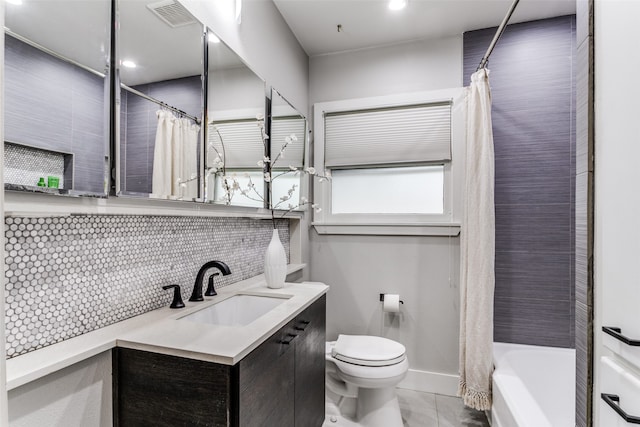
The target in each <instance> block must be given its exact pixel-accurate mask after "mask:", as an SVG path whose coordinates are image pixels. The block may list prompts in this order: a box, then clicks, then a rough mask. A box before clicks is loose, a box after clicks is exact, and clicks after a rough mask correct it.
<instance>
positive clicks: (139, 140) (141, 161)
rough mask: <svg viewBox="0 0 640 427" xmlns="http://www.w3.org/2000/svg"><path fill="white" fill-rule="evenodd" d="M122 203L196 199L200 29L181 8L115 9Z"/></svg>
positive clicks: (133, 3) (130, 2)
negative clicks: (137, 198)
mask: <svg viewBox="0 0 640 427" xmlns="http://www.w3.org/2000/svg"><path fill="white" fill-rule="evenodd" d="M118 17H119V30H118V39H117V40H118V56H119V75H120V81H121V85H120V86H121V90H120V114H119V117H120V132H119V139H120V142H119V152H120V156H119V158H120V162H119V176H118V177H119V192H118V194H119V195H123V194H124V195H139V196H149V197H154V198H162V199H176V200H194V199H196V198H198V197H199V194H198V193H199V188H200V186H199V177H200V173H199V171H200V167H199V159H200V154H199V153H200V122H201V119H202V111H203V108H202V106H203V96H202V93H203V92H202V71H203V65H202V53H203V48H202V38H203V32H204V27H203V26H202V24H200V23H199V22H198V21H197V20H196V19H195V18H194V17H193V16H192V15H190V14H189V12H188V11H187V10H186V9H184V7H182V6H181V5H180V4H179V3H176V2H171V1H170V2H169V4H168V2H167V1H162V2H159V3H157V2H156V3H150V4H147V2H141V1H139V0H120V1H119V2H118Z"/></svg>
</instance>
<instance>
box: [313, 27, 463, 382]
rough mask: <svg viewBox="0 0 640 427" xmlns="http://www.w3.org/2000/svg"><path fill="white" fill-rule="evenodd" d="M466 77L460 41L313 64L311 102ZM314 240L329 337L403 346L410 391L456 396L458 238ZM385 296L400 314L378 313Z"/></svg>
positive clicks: (455, 82) (456, 83)
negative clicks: (398, 304)
mask: <svg viewBox="0 0 640 427" xmlns="http://www.w3.org/2000/svg"><path fill="white" fill-rule="evenodd" d="M461 75H462V37H451V38H445V39H441V40H431V41H419V42H411V43H406V44H401V45H396V46H391V47H388V46H387V47H381V48H377V49H363V50H360V51H353V52H346V53H341V54H334V55H322V56H316V57H313V58H311V60H310V76H311V81H310V87H309V96H310V101H311V102H312V103H315V102H322V101H333V100H339V99H349V98H361V97H368V96H377V95H391V94H397V93H400V92H415V91H423V90H435V89H444V88H451V87H460V86H461ZM396 76H397V77H396ZM310 240H311V245H310V246H311V251H310V252H311V253H310V259H311V272H310V275H311V279H312V280H318V281H322V282H325V283H326V284H328V285H329V286H331V289H330V291H329V293H328V294H327V338H328V339H335V338H336V337H337V335H338V334H339V333H347V334H371V335H378V336H385V337H388V338H391V339H395V340H397V341H399V342H401V343H402V344H404V345H405V346H406V348H407V354H408V358H409V363H410V369H411V371H412V372H410V377H411V376H412V375H413V374H414V373H416V372H417V373H416V376H415V378H416V382H412V383H411V386H412V387H416V388H417V389H425V390H431V391H438V392H440V393H444V394H455V391H456V387H457V377H456V375H457V372H458V324H459V289H458V283H459V263H460V256H459V252H460V250H459V248H460V241H459V238H457V237H451V238H449V237H441V236H440V237H438V236H340V235H318V234H317V233H316V232H315V230H314V229H313V228H311V231H310ZM381 292H384V293H398V294H400V296H401V298H402V299H403V300H404V302H405V304H404V305H403V307H402V311H403V314H402V315H401V316H393V315H389V314H383V313H382V310H381V303H380V302H379V294H380V293H381ZM440 379H443V381H440ZM443 383H444V386H443V385H442V384H443Z"/></svg>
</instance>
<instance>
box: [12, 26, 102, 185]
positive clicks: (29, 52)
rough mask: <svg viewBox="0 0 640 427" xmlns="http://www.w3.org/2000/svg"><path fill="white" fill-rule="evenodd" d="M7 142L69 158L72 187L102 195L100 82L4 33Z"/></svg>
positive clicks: (96, 78) (95, 77) (81, 70)
mask: <svg viewBox="0 0 640 427" xmlns="http://www.w3.org/2000/svg"><path fill="white" fill-rule="evenodd" d="M4 78H5V84H4V87H5V92H4V104H5V114H4V137H5V140H6V141H9V142H15V143H18V144H23V145H29V146H33V147H37V148H43V149H46V150H51V151H58V152H63V153H72V154H73V155H74V161H73V165H74V179H73V188H74V189H75V190H78V191H90V192H94V193H103V192H104V187H105V184H104V179H105V173H104V170H105V165H106V162H105V155H106V152H107V143H106V141H107V137H106V136H105V102H104V79H103V78H100V77H99V76H97V75H95V74H92V73H90V72H88V71H86V70H83V69H82V68H79V67H77V66H74V65H71V64H69V63H67V62H64V61H62V60H60V59H57V58H55V57H53V56H51V55H49V54H46V53H44V52H42V51H40V50H38V49H36V48H34V47H32V46H30V45H28V44H26V43H24V42H22V41H20V40H17V39H15V38H14V37H11V36H9V35H5V76H4Z"/></svg>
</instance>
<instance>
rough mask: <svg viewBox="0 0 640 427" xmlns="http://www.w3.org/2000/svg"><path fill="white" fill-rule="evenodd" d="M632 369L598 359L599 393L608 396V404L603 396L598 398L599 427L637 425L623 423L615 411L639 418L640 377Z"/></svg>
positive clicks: (605, 358)
mask: <svg viewBox="0 0 640 427" xmlns="http://www.w3.org/2000/svg"><path fill="white" fill-rule="evenodd" d="M632 369H633V368H630V367H627V366H625V365H623V364H620V363H617V362H616V361H615V360H614V359H613V358H610V357H607V356H603V357H602V358H601V359H600V375H601V377H600V378H601V385H600V391H601V392H602V393H603V394H605V395H608V396H607V400H608V402H607V400H605V398H604V396H598V398H599V400H600V424H599V425H600V426H603V427H626V426H631V425H637V424H631V423H629V422H627V421H625V420H624V418H623V416H622V415H621V414H620V413H618V412H617V411H616V409H617V410H618V411H621V412H624V413H625V414H626V415H627V416H629V417H635V418H636V419H639V418H640V409H639V408H640V377H639V376H638V375H637V372H635V371H632ZM614 408H616V409H614Z"/></svg>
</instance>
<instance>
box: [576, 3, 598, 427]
mask: <svg viewBox="0 0 640 427" xmlns="http://www.w3.org/2000/svg"><path fill="white" fill-rule="evenodd" d="M576 9H577V10H576V28H577V32H576V46H577V55H576V56H577V58H576V65H577V73H576V112H577V113H576V130H577V132H576V134H577V138H576V209H575V211H576V241H575V242H576V324H575V328H576V426H577V427H586V426H590V425H593V421H592V414H593V408H592V402H593V401H592V398H593V396H592V394H593V390H592V389H593V172H594V167H593V166H594V165H593V149H594V140H593V120H594V119H593V101H594V92H593V90H594V89H593V88H594V86H593V79H594V77H593V72H594V69H593V0H578V2H577V3H576Z"/></svg>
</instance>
